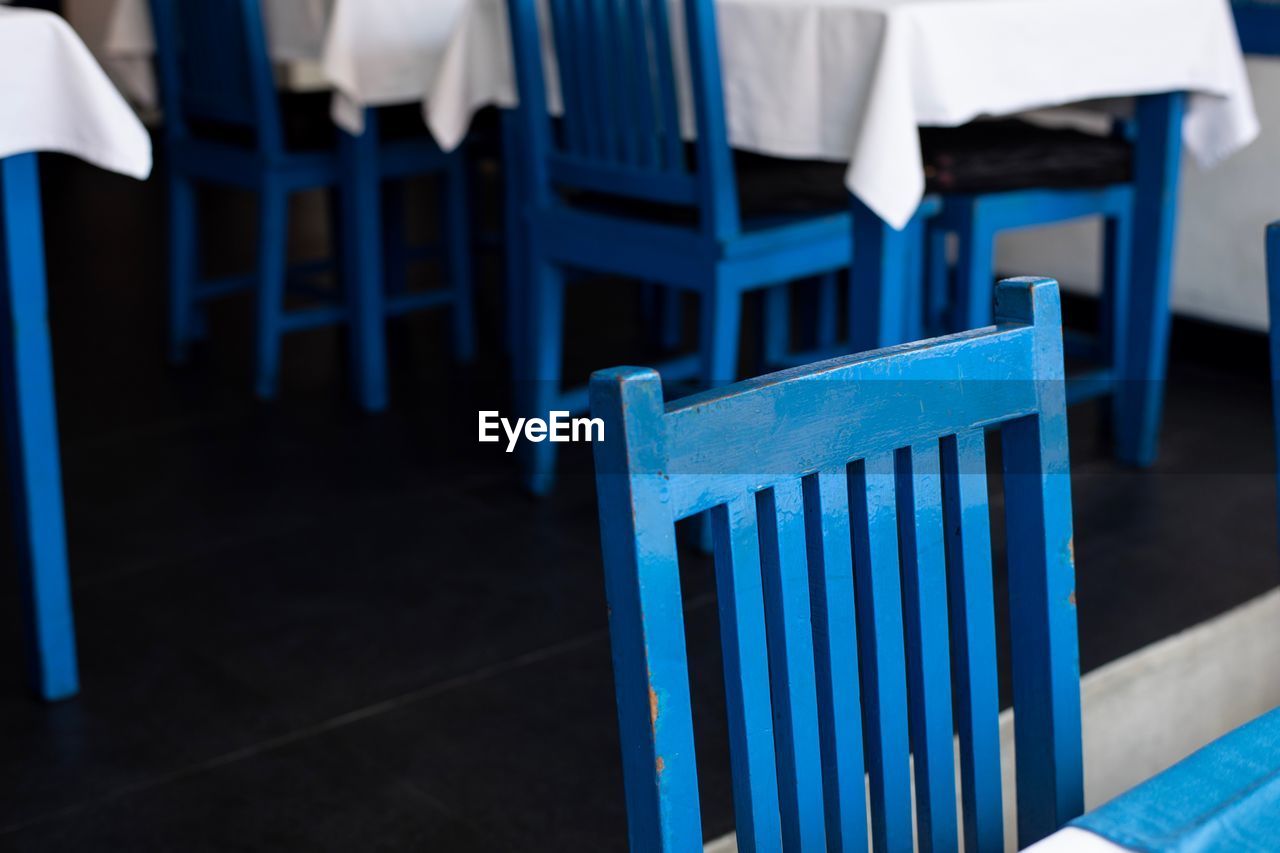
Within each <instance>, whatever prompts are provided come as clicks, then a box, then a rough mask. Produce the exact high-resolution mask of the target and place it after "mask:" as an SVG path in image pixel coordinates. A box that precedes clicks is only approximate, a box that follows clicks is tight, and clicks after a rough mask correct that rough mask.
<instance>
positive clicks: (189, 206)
mask: <svg viewBox="0 0 1280 853" xmlns="http://www.w3.org/2000/svg"><path fill="white" fill-rule="evenodd" d="M260 4H261V0H180V2H179V0H151V11H152V19H153V22H154V26H155V32H156V66H157V71H158V73H159V81H160V94H161V105H162V107H163V108H164V117H165V143H166V148H167V154H168V156H167V158H166V160H165V162H166V164H167V170H168V183H169V187H168V195H169V211H170V237H169V241H170V245H169V278H170V307H169V311H170V348H169V349H170V357H171V358H172V359H173V360H174V361H182V360H183V359H184V358H185V356H186V352H187V350H188V348H189V346H190V344H191V342H192V341H193V340H195V339H197V338H198V337H199V336H200V333H201V331H202V327H203V315H202V306H203V305H204V304H205V303H206V302H208V301H209V300H211V299H216V298H220V297H222V296H224V295H227V294H229V293H232V292H235V291H236V290H239V289H244V288H249V289H253V290H254V292H255V302H256V310H257V323H256V329H255V334H254V338H255V350H256V356H257V369H256V376H255V382H254V390H255V392H256V394H257V395H258V396H259V397H261V398H263V399H270V398H272V397H274V396H275V394H276V391H277V388H278V384H279V362H280V349H281V343H282V339H283V337H284V335H285V334H286V333H288V332H290V331H295V330H302V329H310V328H316V327H317V326H321V325H333V324H337V323H349V324H350V327H351V330H352V347H351V357H352V376H353V385H354V386H355V388H356V392H357V397H358V399H359V402H360V404H361V406H362V407H363V408H365V409H366V410H370V411H377V410H380V409H382V408H384V407H385V406H386V404H387V378H386V344H385V340H384V330H383V326H384V324H385V321H386V319H387V317H389V316H395V315H397V314H402V313H405V312H406V311H409V310H418V309H421V308H433V307H436V306H448V307H450V308H451V309H452V316H453V344H454V354H455V356H456V357H457V358H458V359H459V360H460V361H468V360H470V359H471V358H472V357H473V356H474V352H475V332H474V321H473V319H472V307H471V301H472V296H471V268H470V257H469V254H470V237H469V221H468V220H469V214H468V212H467V188H466V180H465V160H464V158H463V154H462V153H461V152H454V153H452V154H446V153H444V152H442V151H441V150H440V149H439V148H438V147H437V146H436V145H435V144H434V143H433V142H432V141H431V140H430V139H429V138H426V137H425V136H424V137H423V138H421V139H413V140H400V141H395V142H387V141H383V140H381V139H380V136H379V132H378V122H377V114H376V111H373V110H369V111H366V116H365V128H366V129H365V133H364V134H362V135H360V136H351V135H349V134H346V133H341V134H340V143H339V144H338V145H335V146H333V147H331V148H329V149H319V150H311V149H308V150H305V151H299V150H293V149H290V148H287V147H286V146H285V140H284V133H283V130H282V127H281V115H280V104H279V102H278V95H277V92H276V88H275V80H274V75H273V72H272V66H271V61H270V58H269V55H268V52H267V41H266V33H265V31H264V26H263V18H262V9H261V5H260ZM211 125H216V126H217V127H218V128H220V129H221V131H225V130H226V129H227V128H231V129H233V130H236V131H241V132H242V134H241V135H245V134H247V136H248V139H247V140H246V141H245V142H243V143H236V142H233V141H228V139H227V138H226V135H225V133H221V132H213V133H211V132H210V126H211ZM418 175H436V176H439V177H440V180H441V193H442V196H443V197H444V198H445V199H446V205H445V216H444V217H443V230H444V244H445V250H446V251H445V257H446V266H447V276H448V286H447V288H446V289H444V290H443V291H441V292H440V293H441V295H440V296H439V297H436V296H431V297H427V296H426V295H425V294H416V293H408V292H399V288H395V287H393V288H392V291H393V292H392V293H391V294H390V295H388V294H387V293H385V292H384V288H385V286H386V282H385V280H384V278H383V268H384V258H383V252H384V251H385V245H384V229H383V227H382V213H383V207H382V201H381V197H380V194H381V184H382V182H385V181H401V180H403V179H405V178H408V177H412V176H418ZM199 184H220V185H229V186H236V187H241V188H244V189H248V190H251V191H253V192H255V193H257V195H258V197H259V200H260V207H259V216H260V223H259V228H258V232H259V233H258V263H257V268H256V270H255V272H254V274H253V275H251V276H241V277H235V278H232V279H222V280H212V281H210V280H208V279H205V278H203V277H202V276H201V275H200V269H199V267H200V263H199V254H200V252H199V239H198V224H199V223H198V222H197V217H196V206H195V192H196V187H197V186H198V185H199ZM308 189H329V190H331V191H334V192H338V191H341V192H340V195H341V201H340V208H341V226H340V228H339V229H338V231H339V232H340V233H338V234H335V235H334V237H333V239H334V242H335V249H334V255H335V256H336V257H337V258H338V259H339V263H338V264H334V265H331V266H336V267H337V268H338V269H339V271H340V273H341V279H342V283H343V287H344V289H345V291H346V293H345V298H343V299H340V300H335V299H333V294H329V296H330V301H331V302H332V304H330V305H326V306H323V307H322V308H320V309H296V310H286V309H285V302H284V300H285V294H286V291H289V290H294V289H297V290H300V291H301V290H305V288H295V287H294V286H293V285H294V279H295V278H297V277H298V276H299V275H300V274H302V273H303V272H304V270H302V269H301V268H300V267H299V266H297V265H295V266H294V267H292V268H291V267H290V266H289V264H288V259H287V252H286V243H287V239H286V238H287V234H288V223H289V218H288V217H289V203H288V202H289V197H290V196H291V195H292V194H293V193H296V192H299V191H302V190H308ZM339 242H340V243H341V244H342V246H341V248H340V249H339V248H338V246H337V244H338V243H339ZM401 251H403V252H406V253H407V252H408V251H410V250H409V249H408V248H406V247H402V248H401ZM400 260H402V259H400V258H393V259H392V260H391V261H390V262H389V269H391V270H400V269H403V265H402V264H400V263H399V261H400Z"/></svg>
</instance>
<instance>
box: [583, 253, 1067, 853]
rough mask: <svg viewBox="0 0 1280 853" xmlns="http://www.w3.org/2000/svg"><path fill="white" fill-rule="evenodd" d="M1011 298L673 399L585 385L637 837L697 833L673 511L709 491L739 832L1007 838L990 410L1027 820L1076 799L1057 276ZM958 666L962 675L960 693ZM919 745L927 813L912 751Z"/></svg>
mask: <svg viewBox="0 0 1280 853" xmlns="http://www.w3.org/2000/svg"><path fill="white" fill-rule="evenodd" d="M996 321H997V322H996V325H994V326H990V327H987V328H984V329H980V330H975V331H969V332H965V333H961V334H957V335H953V336H950V337H946V338H939V339H936V340H931V341H925V342H922V343H917V344H907V345H901V346H896V347H891V348H888V349H883V350H878V351H874V352H869V353H865V354H860V355H853V356H845V357H842V358H838V359H834V360H831V361H827V362H822V363H819V364H815V365H810V366H806V367H801V368H796V369H794V370H789V371H784V372H781V373H776V374H771V375H767V376H763V377H760V378H759V379H753V380H748V381H745V382H740V383H736V384H733V385H729V386H727V387H722V388H718V389H712V390H709V391H706V392H703V393H701V394H697V395H694V396H692V397H688V398H686V399H682V400H677V401H674V402H672V403H670V404H666V405H664V404H663V398H662V378H661V376H660V374H659V373H658V372H657V371H655V370H652V369H644V368H629V367H623V368H615V369H612V370H604V371H598V372H597V373H595V374H594V375H593V376H592V380H591V410H592V413H593V415H595V416H596V417H600V418H602V419H603V421H604V424H605V439H604V441H602V442H599V443H597V444H596V445H595V453H596V472H597V491H598V495H599V500H600V523H601V531H602V541H603V548H604V559H605V577H606V591H607V594H608V597H609V607H610V634H611V639H612V644H613V657H614V669H615V678H616V684H617V698H618V713H619V725H620V729H621V741H622V748H623V759H624V779H625V783H626V790H627V803H628V818H629V831H630V835H631V843H632V847H633V849H637V850H657V849H663V850H697V849H700V847H701V845H702V842H703V838H702V834H701V833H702V827H701V823H700V821H699V817H698V815H699V804H698V799H697V797H698V792H697V765H696V761H695V760H694V757H693V750H694V744H693V741H692V731H693V719H692V715H693V709H692V708H691V707H690V705H689V694H688V678H689V671H688V664H687V659H686V652H685V649H684V625H683V611H682V602H681V599H680V578H679V572H680V567H679V560H678V557H677V552H676V539H675V524H676V522H677V521H678V520H680V519H684V518H690V517H692V516H695V515H698V514H700V513H704V512H707V511H708V510H710V514H711V518H712V535H713V539H714V547H715V553H716V582H717V589H718V598H719V602H720V630H721V642H722V645H723V647H724V660H725V667H724V676H725V687H726V694H727V707H728V712H729V742H730V753H731V756H730V757H731V764H732V772H733V789H734V802H735V814H736V817H737V829H738V834H739V838H738V842H739V845H740V846H741V847H743V849H747V850H776V849H779V848H780V846H785V847H786V848H787V849H797V850H822V849H841V850H843V849H862V848H864V846H865V844H866V838H867V822H866V812H865V806H864V797H865V796H867V793H868V792H866V791H865V790H864V787H863V771H864V768H865V770H866V771H867V778H868V779H869V783H870V790H869V796H870V803H871V808H870V823H871V836H872V842H873V846H874V848H875V849H876V850H880V851H897V850H910V849H912V845H913V838H916V837H918V838H919V840H920V844H921V847H922V848H929V849H947V850H950V849H956V848H957V846H958V844H959V842H960V834H961V831H962V830H961V828H960V826H958V825H957V821H956V816H955V813H954V810H953V809H952V807H951V804H952V803H953V802H954V798H955V788H954V785H955V782H954V778H955V777H954V767H953V758H952V715H953V709H952V707H951V702H952V696H953V695H954V697H955V700H954V701H955V708H954V717H955V723H956V728H957V730H958V732H959V735H960V754H961V779H962V789H961V792H962V801H963V806H964V808H963V821H962V825H963V833H964V838H965V844H966V849H975V850H1001V849H1003V846H1004V839H1003V837H1002V832H1003V826H1002V823H1003V821H1002V819H1001V808H1000V754H999V730H998V713H999V704H998V693H997V678H996V673H997V668H996V651H995V620H994V603H993V601H992V581H991V543H990V538H989V537H990V531H989V518H988V499H987V481H986V472H987V468H986V460H985V454H984V450H983V442H984V431H985V430H988V429H992V430H999V431H1000V432H1001V434H1002V442H1003V448H1004V454H1003V458H1004V473H1003V479H1004V483H1005V493H1006V502H1005V503H1006V508H1005V512H1006V527H1007V534H1006V535H1007V545H1008V552H1009V567H1010V568H1009V576H1010V595H1011V602H1010V611H1011V614H1012V615H1011V624H1010V630H1011V639H1012V644H1013V648H1014V658H1013V692H1014V711H1015V715H1016V717H1017V720H1018V725H1017V727H1016V737H1017V747H1018V749H1017V774H1018V825H1019V839H1018V841H1019V843H1020V844H1026V843H1029V842H1031V841H1034V840H1036V839H1037V838H1040V837H1043V836H1044V835H1046V834H1048V833H1050V832H1052V831H1054V830H1056V829H1057V828H1058V827H1060V826H1061V825H1062V824H1063V823H1065V822H1066V821H1067V820H1070V819H1071V818H1073V817H1075V816H1076V815H1078V814H1079V813H1080V811H1081V807H1082V800H1083V781H1082V768H1081V744H1080V698H1079V664H1078V656H1077V649H1076V625H1075V603H1074V591H1073V590H1074V567H1073V556H1072V545H1071V541H1072V540H1071V535H1072V534H1071V508H1070V500H1071V495H1070V474H1069V462H1068V455H1067V437H1066V400H1065V394H1064V379H1063V367H1062V358H1063V350H1062V332H1061V310H1060V305H1059V300H1058V292H1057V286H1056V284H1054V283H1053V282H1051V281H1048V280H1043V279H1018V280H1013V281H1008V282H1003V283H1001V284H1000V286H999V287H998V289H997V304H996ZM953 690H954V693H953ZM912 754H914V756H915V761H916V779H915V797H916V803H917V809H916V815H915V820H914V821H913V813H912V777H911V771H910V756H911V755H912Z"/></svg>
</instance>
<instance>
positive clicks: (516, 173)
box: [501, 110, 528, 359]
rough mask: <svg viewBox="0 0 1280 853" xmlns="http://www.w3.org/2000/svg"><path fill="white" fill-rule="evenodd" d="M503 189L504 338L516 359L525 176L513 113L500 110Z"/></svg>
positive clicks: (521, 296)
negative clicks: (505, 256)
mask: <svg viewBox="0 0 1280 853" xmlns="http://www.w3.org/2000/svg"><path fill="white" fill-rule="evenodd" d="M501 121H502V189H503V198H502V204H503V229H504V231H505V234H504V237H505V238H506V255H507V265H506V282H505V284H506V290H507V293H506V297H507V299H506V301H507V304H506V314H505V315H504V317H503V320H504V338H505V342H506V345H507V354H508V355H509V356H510V357H511V358H512V359H518V358H519V357H520V353H521V352H522V350H521V349H520V347H521V334H522V333H521V331H520V328H521V323H522V322H523V319H524V296H525V289H526V288H525V281H526V273H527V271H528V262H527V260H526V258H525V245H524V244H525V226H524V202H523V198H524V194H523V192H522V191H521V188H522V187H523V186H524V180H525V178H524V173H523V170H522V169H521V168H520V165H521V164H520V158H521V156H522V153H523V152H522V148H521V145H520V128H519V121H518V120H517V118H516V112H515V110H503V111H502V119H501Z"/></svg>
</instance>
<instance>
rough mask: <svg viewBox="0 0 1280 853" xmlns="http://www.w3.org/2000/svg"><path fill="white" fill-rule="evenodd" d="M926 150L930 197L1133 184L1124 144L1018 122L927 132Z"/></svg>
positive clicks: (924, 138)
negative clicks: (1037, 188) (932, 194)
mask: <svg viewBox="0 0 1280 853" xmlns="http://www.w3.org/2000/svg"><path fill="white" fill-rule="evenodd" d="M920 145H921V149H922V153H923V155H924V168H925V181H926V188H927V191H928V192H939V193H985V192H1001V191H1006V190H1018V189H1027V188H1030V187H1041V188H1073V187H1096V186H1104V185H1107V184H1116V183H1125V182H1127V181H1129V180H1130V179H1131V175H1132V168H1133V165H1132V164H1133V150H1132V146H1131V145H1130V144H1129V143H1128V142H1127V141H1126V140H1124V139H1119V138H1112V137H1099V136H1092V135H1090V134H1087V133H1081V132H1080V131H1075V130H1049V129H1046V128H1041V127H1036V126H1035V125H1032V124H1028V123H1027V122H1024V121H1017V120H1012V119H1010V120H1002V121H978V122H973V123H972V124H966V125H963V126H961V127H926V128H921V130H920Z"/></svg>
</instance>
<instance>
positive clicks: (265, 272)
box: [254, 180, 289, 400]
mask: <svg viewBox="0 0 1280 853" xmlns="http://www.w3.org/2000/svg"><path fill="white" fill-rule="evenodd" d="M259 198H260V202H259V219H258V288H257V296H258V318H257V328H256V330H255V333H256V335H257V356H258V358H257V362H258V364H257V371H258V375H257V379H256V381H255V385H254V392H255V393H256V394H257V395H258V399H260V400H273V399H275V396H276V391H277V390H278V388H279V378H280V342H281V338H283V336H284V327H283V319H284V291H285V276H286V275H287V273H288V270H287V262H286V257H287V255H288V241H289V195H288V193H287V192H286V191H285V189H284V188H283V187H282V186H279V185H278V184H276V183H275V182H273V181H270V180H268V181H266V182H265V183H264V184H263V186H262V188H261V191H260V192H259Z"/></svg>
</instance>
